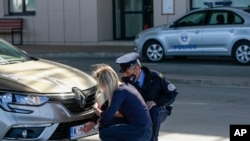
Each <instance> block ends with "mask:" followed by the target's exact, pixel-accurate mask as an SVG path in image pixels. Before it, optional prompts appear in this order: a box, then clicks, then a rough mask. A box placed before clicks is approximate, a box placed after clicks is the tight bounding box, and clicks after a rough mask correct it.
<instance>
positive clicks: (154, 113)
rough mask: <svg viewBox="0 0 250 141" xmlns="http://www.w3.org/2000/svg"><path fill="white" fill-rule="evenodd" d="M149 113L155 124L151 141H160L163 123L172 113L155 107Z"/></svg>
mask: <svg viewBox="0 0 250 141" xmlns="http://www.w3.org/2000/svg"><path fill="white" fill-rule="evenodd" d="M149 112H150V116H151V119H152V122H153V134H152V137H151V139H150V141H158V135H159V131H160V126H161V123H162V122H163V121H165V120H166V119H167V116H168V115H169V113H170V111H168V110H167V109H165V108H162V107H160V106H154V107H152V108H151V109H150V110H149Z"/></svg>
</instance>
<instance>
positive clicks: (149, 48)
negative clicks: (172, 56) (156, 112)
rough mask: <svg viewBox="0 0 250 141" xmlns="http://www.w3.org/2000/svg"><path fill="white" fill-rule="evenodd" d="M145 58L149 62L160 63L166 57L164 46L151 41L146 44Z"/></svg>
mask: <svg viewBox="0 0 250 141" xmlns="http://www.w3.org/2000/svg"><path fill="white" fill-rule="evenodd" d="M144 56H145V57H146V59H147V60H148V61H151V62H160V61H162V60H163V58H164V57H165V55H164V49H163V47H162V45H161V44H160V43H159V42H157V41H151V42H149V43H147V44H146V46H145V49H144Z"/></svg>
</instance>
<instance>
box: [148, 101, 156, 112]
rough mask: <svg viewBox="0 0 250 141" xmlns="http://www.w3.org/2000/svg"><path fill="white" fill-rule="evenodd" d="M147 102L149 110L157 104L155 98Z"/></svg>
mask: <svg viewBox="0 0 250 141" xmlns="http://www.w3.org/2000/svg"><path fill="white" fill-rule="evenodd" d="M146 104H147V106H148V109H149V110H150V109H151V108H152V107H154V106H155V105H156V103H155V102H154V101H153V100H151V101H147V102H146Z"/></svg>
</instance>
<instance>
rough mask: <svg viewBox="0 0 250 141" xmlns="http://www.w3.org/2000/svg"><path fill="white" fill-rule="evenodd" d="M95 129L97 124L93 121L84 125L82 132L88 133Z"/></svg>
mask: <svg viewBox="0 0 250 141" xmlns="http://www.w3.org/2000/svg"><path fill="white" fill-rule="evenodd" d="M94 127H95V123H94V122H93V121H90V122H86V123H85V124H84V128H80V130H81V131H83V132H85V133H88V132H90V131H91V130H92V129H93V128H94Z"/></svg>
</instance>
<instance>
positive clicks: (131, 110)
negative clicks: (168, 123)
mask: <svg viewBox="0 0 250 141" xmlns="http://www.w3.org/2000/svg"><path fill="white" fill-rule="evenodd" d="M117 111H119V112H120V113H121V114H122V115H123V116H124V118H125V119H126V121H127V123H128V124H132V125H135V126H140V127H144V128H151V126H152V122H151V118H150V115H149V110H148V108H147V105H146V104H145V102H144V100H143V98H142V97H141V95H140V93H139V92H138V91H137V90H136V89H135V87H133V86H132V85H131V84H121V85H120V86H119V88H118V89H116V90H115V92H114V94H113V98H112V101H111V104H110V106H109V107H108V108H107V109H106V111H104V112H102V113H101V118H100V126H101V127H107V126H110V125H111V124H112V119H113V117H114V115H115V113H116V112H117Z"/></svg>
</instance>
